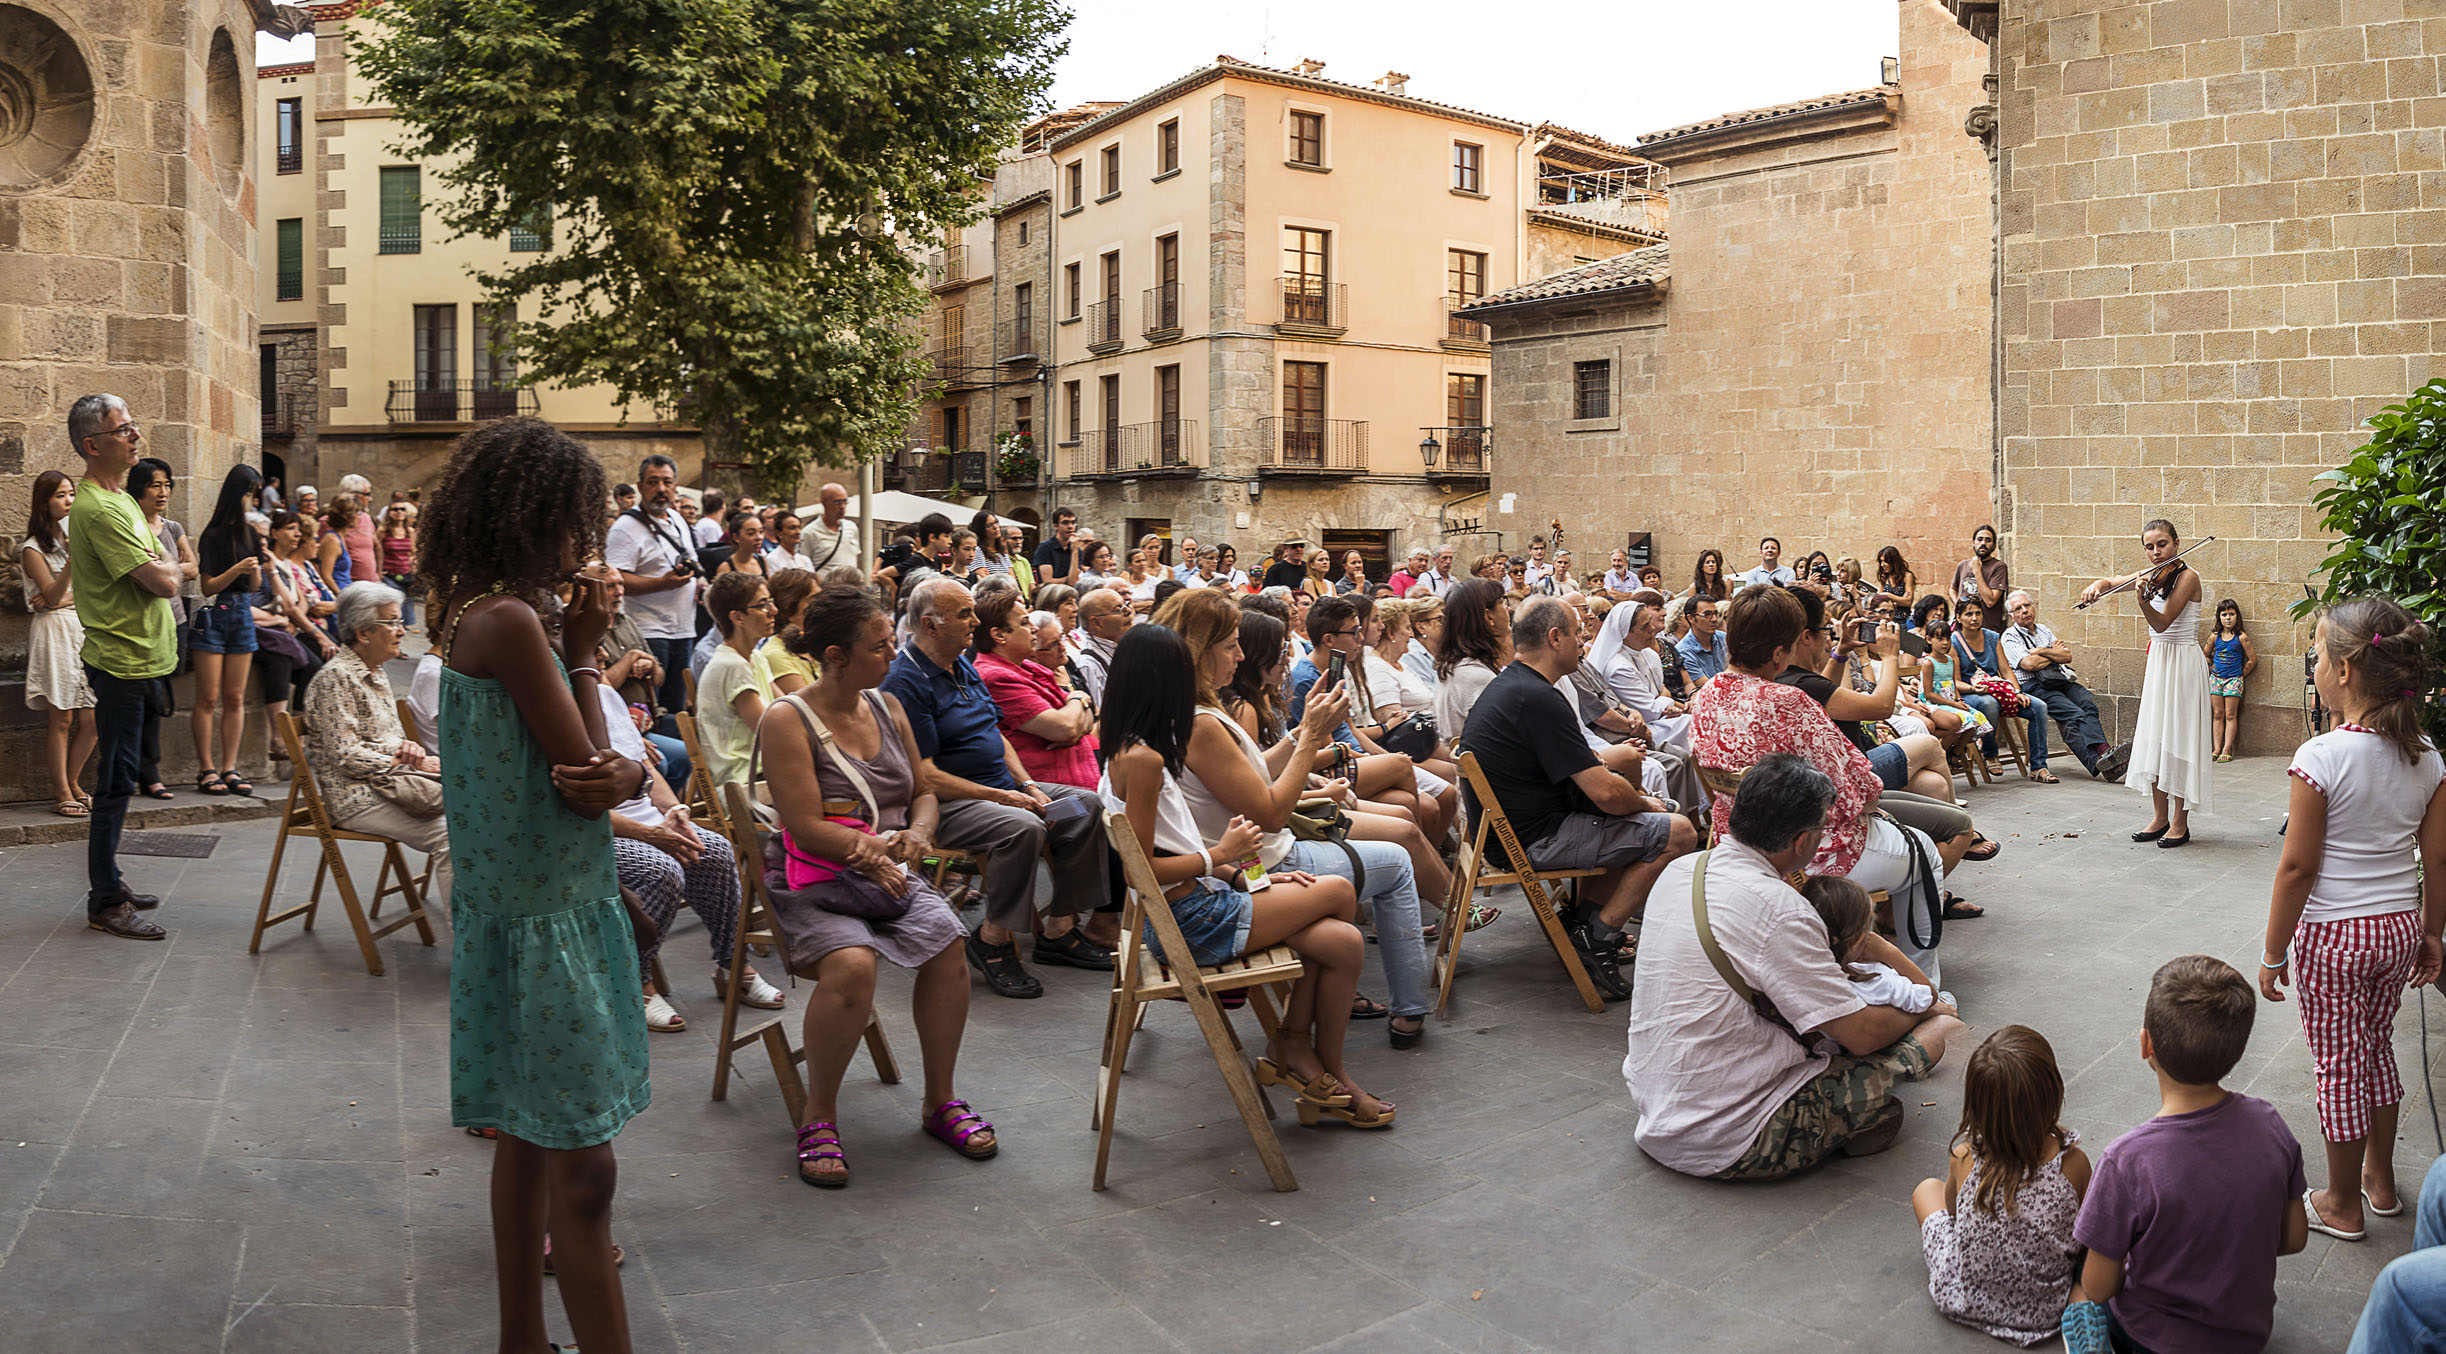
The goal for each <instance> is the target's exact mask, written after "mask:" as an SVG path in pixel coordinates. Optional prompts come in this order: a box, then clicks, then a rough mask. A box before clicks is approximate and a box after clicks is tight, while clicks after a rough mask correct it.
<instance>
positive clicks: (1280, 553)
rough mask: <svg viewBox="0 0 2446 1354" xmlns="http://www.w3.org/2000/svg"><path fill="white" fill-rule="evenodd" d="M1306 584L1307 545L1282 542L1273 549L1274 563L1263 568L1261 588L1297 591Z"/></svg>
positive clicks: (1301, 542)
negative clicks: (1263, 574) (1263, 577)
mask: <svg viewBox="0 0 2446 1354" xmlns="http://www.w3.org/2000/svg"><path fill="white" fill-rule="evenodd" d="M1307 583H1308V543H1307V542H1306V541H1284V542H1283V543H1282V544H1281V545H1279V546H1277V547H1275V550H1274V562H1273V563H1272V564H1269V565H1267V566H1265V579H1264V581H1262V582H1260V583H1259V584H1258V585H1257V586H1259V587H1261V588H1290V589H1292V590H1293V591H1297V590H1299V589H1300V588H1303V587H1305V586H1307Z"/></svg>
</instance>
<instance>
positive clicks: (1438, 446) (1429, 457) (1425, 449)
mask: <svg viewBox="0 0 2446 1354" xmlns="http://www.w3.org/2000/svg"><path fill="white" fill-rule="evenodd" d="M1443 449H1444V444H1443V443H1441V442H1438V441H1436V440H1435V429H1433V428H1429V429H1428V430H1427V436H1426V437H1425V438H1424V439H1423V440H1421V441H1420V442H1419V444H1418V459H1419V460H1421V461H1424V462H1426V464H1427V468H1428V469H1429V470H1433V469H1435V457H1436V453H1438V452H1440V451H1442V450H1443Z"/></svg>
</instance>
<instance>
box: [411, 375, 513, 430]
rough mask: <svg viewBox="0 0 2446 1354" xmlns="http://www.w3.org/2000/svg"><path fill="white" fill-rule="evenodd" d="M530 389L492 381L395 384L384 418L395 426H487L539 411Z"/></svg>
mask: <svg viewBox="0 0 2446 1354" xmlns="http://www.w3.org/2000/svg"><path fill="white" fill-rule="evenodd" d="M538 408H539V406H538V405H537V403H536V399H535V391H534V389H533V388H532V387H529V386H516V387H510V386H499V385H495V384H494V383H492V382H489V381H393V382H391V397H390V399H389V401H388V402H387V403H385V404H384V406H383V414H384V415H385V416H386V417H388V418H389V419H390V421H391V422H393V423H485V422H490V421H491V420H493V419H496V418H508V417H509V416H510V415H512V414H532V413H535V412H537V411H538Z"/></svg>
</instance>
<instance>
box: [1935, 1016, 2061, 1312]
mask: <svg viewBox="0 0 2446 1354" xmlns="http://www.w3.org/2000/svg"><path fill="white" fill-rule="evenodd" d="M2063 1109H2064V1075H2063V1073H2061V1072H2059V1071H2057V1070H2056V1066H2055V1050H2054V1049H2053V1048H2051V1047H2049V1046H2048V1044H2047V1040H2046V1036H2044V1035H2042V1034H2040V1033H2039V1032H2038V1031H2036V1030H2034V1029H2031V1028H2030V1027H2028V1026H2026V1025H2007V1026H2005V1027H2004V1028H2003V1029H2000V1030H1998V1031H1996V1032H1995V1033H1994V1034H1991V1035H1989V1036H1988V1037H1987V1042H1986V1043H1984V1044H1981V1045H1979V1051H1978V1052H1976V1053H1973V1054H1971V1055H1970V1066H1969V1067H1968V1068H1966V1069H1964V1071H1963V1076H1962V1127H1961V1128H1960V1129H1959V1130H1957V1131H1956V1132H1955V1133H1954V1141H1953V1163H1952V1166H1951V1168H1950V1169H1949V1170H1948V1171H1947V1172H1946V1174H1945V1178H1944V1179H1942V1180H1922V1181H1920V1182H1919V1188H1917V1189H1914V1190H1912V1191H1911V1207H1912V1210H1913V1211H1914V1212H1916V1213H1918V1214H1919V1243H1920V1249H1921V1251H1922V1252H1924V1253H1925V1254H1926V1255H1927V1257H1928V1297H1929V1298H1930V1299H1931V1300H1932V1301H1934V1302H1935V1303H1936V1309H1937V1310H1938V1311H1939V1312H1942V1313H1944V1314H1945V1316H1946V1317H1947V1318H1949V1319H1951V1320H1953V1321H1958V1322H1960V1323H1961V1324H1963V1325H1965V1326H1976V1327H1978V1328H1979V1329H1980V1330H1983V1331H1986V1332H1987V1333H1988V1334H1990V1335H1993V1336H1995V1337H1996V1338H1997V1339H1999V1340H2010V1341H2012V1342H2013V1343H2014V1344H2017V1345H2022V1346H2025V1347H2026V1346H2029V1345H2035V1344H2037V1343H2038V1342H2039V1341H2041V1340H2045V1339H2048V1338H2050V1337H2052V1336H2053V1335H2054V1334H2055V1333H2056V1331H2057V1329H2058V1328H2059V1327H2060V1326H2061V1325H2062V1323H2063V1319H2064V1308H2065V1306H2066V1305H2067V1304H2069V1303H2073V1302H2080V1301H2082V1300H2083V1298H2082V1294H2081V1291H2080V1284H2079V1282H2078V1278H2077V1276H2078V1273H2079V1271H2078V1269H2077V1265H2078V1262H2079V1259H2080V1255H2081V1246H2080V1244H2079V1243H2077V1242H2075V1241H2074V1240H2073V1239H2072V1223H2073V1219H2074V1218H2075V1217H2077V1216H2078V1215H2079V1214H2080V1211H2081V1195H2082V1193H2083V1192H2084V1191H2086V1190H2087V1189H2088V1188H2089V1156H2088V1154H2087V1153H2085V1152H2083V1151H2082V1150H2081V1149H2080V1148H2078V1147H2076V1146H2074V1145H2073V1144H2074V1143H2076V1142H2078V1141H2080V1138H2079V1135H2078V1134H2075V1133H2074V1132H2073V1131H2072V1130H2071V1129H2069V1128H2066V1127H2064V1126H2063V1125H2062V1124H2061V1123H2059V1122H2057V1116H2058V1115H2060V1114H2061V1113H2062V1112H2063Z"/></svg>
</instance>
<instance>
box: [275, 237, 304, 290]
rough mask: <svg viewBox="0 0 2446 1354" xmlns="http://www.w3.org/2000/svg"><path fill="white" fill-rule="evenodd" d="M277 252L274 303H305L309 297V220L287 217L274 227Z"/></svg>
mask: <svg viewBox="0 0 2446 1354" xmlns="http://www.w3.org/2000/svg"><path fill="white" fill-rule="evenodd" d="M272 238H273V240H274V242H275V243H274V246H273V247H274V250H275V252H276V254H277V257H276V259H275V260H274V264H273V268H274V273H273V278H274V281H273V292H272V299H273V300H275V301H302V300H304V299H305V297H306V219H305V218H304V217H302V216H284V217H282V218H281V219H280V220H279V221H277V222H274V223H273V226H272Z"/></svg>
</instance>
